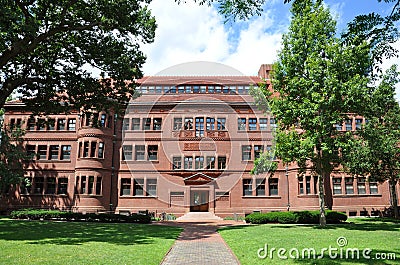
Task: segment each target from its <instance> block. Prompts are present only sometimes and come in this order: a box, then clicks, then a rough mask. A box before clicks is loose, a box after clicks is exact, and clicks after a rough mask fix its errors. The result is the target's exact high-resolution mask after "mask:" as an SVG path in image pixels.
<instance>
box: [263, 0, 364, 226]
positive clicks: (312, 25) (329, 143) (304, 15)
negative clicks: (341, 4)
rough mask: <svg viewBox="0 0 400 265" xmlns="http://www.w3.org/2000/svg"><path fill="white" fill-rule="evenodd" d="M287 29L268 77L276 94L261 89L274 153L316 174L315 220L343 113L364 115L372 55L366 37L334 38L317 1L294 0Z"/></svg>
mask: <svg viewBox="0 0 400 265" xmlns="http://www.w3.org/2000/svg"><path fill="white" fill-rule="evenodd" d="M291 12H292V20H291V24H290V27H289V32H288V33H287V34H284V36H283V48H282V50H281V51H280V52H279V54H278V61H277V62H276V63H275V65H274V68H273V70H274V72H273V77H272V83H273V89H274V91H275V92H277V93H278V96H276V95H275V94H271V93H268V92H266V94H267V96H268V97H269V98H270V106H271V110H272V113H273V114H274V115H275V118H276V119H277V121H278V126H279V128H278V130H277V133H276V139H275V140H276V154H277V156H278V157H279V158H281V159H282V161H283V162H284V163H290V162H296V163H297V165H298V166H299V170H300V171H301V172H304V171H307V170H308V171H311V172H313V173H315V174H316V175H318V183H319V206H320V213H321V217H320V225H321V226H325V224H326V218H325V207H326V206H327V207H328V208H330V209H331V208H332V203H333V202H332V194H331V188H330V181H329V180H330V175H331V173H332V172H333V170H334V169H335V168H336V167H337V166H338V165H339V164H340V161H341V157H340V156H339V152H338V150H339V148H340V146H341V145H342V144H343V143H344V142H347V141H348V140H349V138H351V134H340V133H339V132H338V131H337V130H336V128H335V126H334V125H335V124H342V122H343V121H344V120H345V119H347V118H348V115H347V114H348V113H358V114H363V112H364V106H365V100H366V98H367V96H368V95H369V94H370V92H371V90H372V89H371V87H369V86H368V84H369V81H370V68H371V65H372V59H371V56H370V49H369V45H368V43H367V42H360V43H359V44H358V45H357V46H355V45H351V46H347V45H346V44H345V43H344V42H342V41H341V40H340V39H338V38H336V37H335V35H336V23H335V21H334V20H333V19H332V17H331V15H330V12H329V10H328V9H327V8H325V7H324V6H323V4H322V1H318V0H317V1H313V0H305V1H294V2H293V6H292V9H291Z"/></svg>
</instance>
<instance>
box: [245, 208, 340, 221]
mask: <svg viewBox="0 0 400 265" xmlns="http://www.w3.org/2000/svg"><path fill="white" fill-rule="evenodd" d="M319 216H320V213H319V211H299V212H269V213H252V214H249V215H247V216H246V218H245V220H246V223H252V224H267V223H280V224H318V223H319ZM326 220H327V223H330V224H338V223H341V222H345V221H346V220H347V215H346V214H344V213H341V212H335V211H326Z"/></svg>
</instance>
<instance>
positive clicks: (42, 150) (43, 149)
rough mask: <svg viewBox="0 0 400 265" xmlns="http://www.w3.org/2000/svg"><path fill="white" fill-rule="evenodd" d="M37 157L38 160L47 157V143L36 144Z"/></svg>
mask: <svg viewBox="0 0 400 265" xmlns="http://www.w3.org/2000/svg"><path fill="white" fill-rule="evenodd" d="M38 159H39V160H46V159H47V145H39V146H38Z"/></svg>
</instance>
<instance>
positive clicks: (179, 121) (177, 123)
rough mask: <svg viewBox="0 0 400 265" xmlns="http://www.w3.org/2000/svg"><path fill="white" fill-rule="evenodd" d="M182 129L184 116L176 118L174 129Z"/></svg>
mask: <svg viewBox="0 0 400 265" xmlns="http://www.w3.org/2000/svg"><path fill="white" fill-rule="evenodd" d="M180 129H182V118H174V131H179V130H180Z"/></svg>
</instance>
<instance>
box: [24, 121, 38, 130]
mask: <svg viewBox="0 0 400 265" xmlns="http://www.w3.org/2000/svg"><path fill="white" fill-rule="evenodd" d="M35 125H36V121H35V119H34V118H29V119H28V125H27V127H26V129H27V130H28V131H34V130H35Z"/></svg>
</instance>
